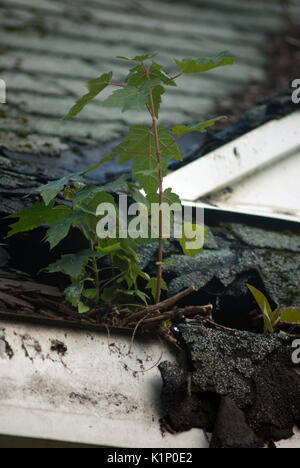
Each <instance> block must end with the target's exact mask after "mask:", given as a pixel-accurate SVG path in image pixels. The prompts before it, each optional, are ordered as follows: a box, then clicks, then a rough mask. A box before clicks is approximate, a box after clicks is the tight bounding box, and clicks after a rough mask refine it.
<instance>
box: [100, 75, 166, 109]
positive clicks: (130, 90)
mask: <svg viewBox="0 0 300 468" xmlns="http://www.w3.org/2000/svg"><path fill="white" fill-rule="evenodd" d="M144 76H145V74H144ZM131 83H132V79H131V80H130V84H128V85H127V86H125V87H124V88H122V89H117V90H116V91H114V92H113V93H112V95H111V96H109V97H108V98H107V99H106V101H104V103H103V106H105V107H122V112H126V111H128V110H143V109H144V107H145V105H146V103H147V100H148V97H149V95H150V92H151V89H152V88H153V87H155V86H157V85H159V84H160V80H159V79H154V80H149V79H147V77H146V76H145V80H143V83H142V84H141V85H140V86H139V87H136V85H135V86H132V85H131ZM160 88H161V89H162V91H160V94H162V93H163V92H164V89H163V88H162V87H160ZM160 94H159V92H156V94H155V96H156V104H158V100H159V96H160Z"/></svg>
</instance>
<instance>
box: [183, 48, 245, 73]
mask: <svg viewBox="0 0 300 468" xmlns="http://www.w3.org/2000/svg"><path fill="white" fill-rule="evenodd" d="M174 60H175V63H176V64H177V66H178V68H179V70H180V71H181V73H183V74H195V73H204V72H206V71H209V70H213V69H214V68H218V67H223V66H226V65H233V64H234V63H235V60H236V59H235V57H230V56H229V55H228V52H227V51H225V52H221V53H220V54H218V55H214V56H210V57H200V58H197V59H194V58H186V59H183V60H182V61H180V60H177V59H174Z"/></svg>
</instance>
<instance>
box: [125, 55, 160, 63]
mask: <svg viewBox="0 0 300 468" xmlns="http://www.w3.org/2000/svg"><path fill="white" fill-rule="evenodd" d="M156 55H157V54H147V55H136V56H135V57H133V58H128V57H123V56H122V55H117V57H116V58H118V59H121V60H127V61H130V62H145V61H146V60H149V59H151V58H153V57H155V56H156Z"/></svg>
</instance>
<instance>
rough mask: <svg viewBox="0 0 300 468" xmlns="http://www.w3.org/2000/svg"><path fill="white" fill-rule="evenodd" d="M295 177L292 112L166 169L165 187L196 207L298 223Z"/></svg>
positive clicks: (298, 148) (299, 155) (299, 133)
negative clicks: (169, 171) (170, 168)
mask: <svg viewBox="0 0 300 468" xmlns="http://www.w3.org/2000/svg"><path fill="white" fill-rule="evenodd" d="M299 175H300V112H294V113H293V114H290V115H288V116H287V117H284V118H282V119H280V120H275V121H271V122H269V123H267V124H265V125H263V126H261V127H259V128H257V129H256V130H253V131H252V132H250V133H248V134H246V135H244V136H242V137H240V138H238V139H236V140H234V141H233V142H231V143H228V144H227V145H225V146H223V147H221V148H218V149H217V150H215V151H213V152H211V153H209V154H207V155H206V156H204V157H202V158H199V159H198V160H196V161H194V162H192V163H190V164H188V165H187V166H185V167H183V168H181V169H179V170H177V171H175V172H173V173H171V174H170V175H169V176H167V177H166V178H165V182H164V185H165V187H166V188H167V187H172V189H173V191H174V192H176V193H177V194H178V195H179V196H180V197H181V199H182V200H184V201H187V202H194V201H197V200H198V201H200V203H198V204H196V203H195V205H198V206H201V207H207V208H213V209H221V210H226V211H232V212H242V213H249V214H255V215H264V216H270V217H274V218H282V219H286V220H290V221H298V222H300V203H299V200H300V184H299ZM224 189H226V190H224ZM228 189H229V190H228ZM204 197H205V200H203V198H204ZM201 199H202V200H201ZM207 199H208V200H209V204H207ZM201 201H205V202H206V203H204V204H203V203H201ZM187 204H190V203H187ZM192 204H194V203H192ZM210 204H212V205H210Z"/></svg>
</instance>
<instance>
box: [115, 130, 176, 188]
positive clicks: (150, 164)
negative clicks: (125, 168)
mask: <svg viewBox="0 0 300 468" xmlns="http://www.w3.org/2000/svg"><path fill="white" fill-rule="evenodd" d="M158 137H159V144H160V150H161V159H162V162H161V168H162V173H163V177H165V176H166V175H167V173H168V161H169V160H170V159H176V160H180V161H181V160H182V157H181V154H180V151H179V148H178V146H177V143H176V141H175V140H174V138H172V137H171V135H169V134H168V133H167V130H166V128H165V127H158ZM115 154H118V155H119V163H120V164H123V163H124V162H126V161H129V160H130V159H134V162H133V167H132V178H133V180H138V182H139V183H140V185H141V186H142V188H143V189H144V190H145V192H146V193H152V192H154V193H155V192H156V191H157V189H158V179H157V174H155V170H156V168H157V165H158V162H157V155H156V146H155V136H154V132H153V131H151V130H149V128H148V127H146V126H145V125H135V126H133V127H131V128H130V133H129V135H128V136H127V137H126V138H125V139H124V141H123V143H121V144H120V145H119V146H118V147H117V148H116V149H115ZM143 171H150V172H147V175H143ZM151 173H153V175H152V176H151V175H149V174H151Z"/></svg>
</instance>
